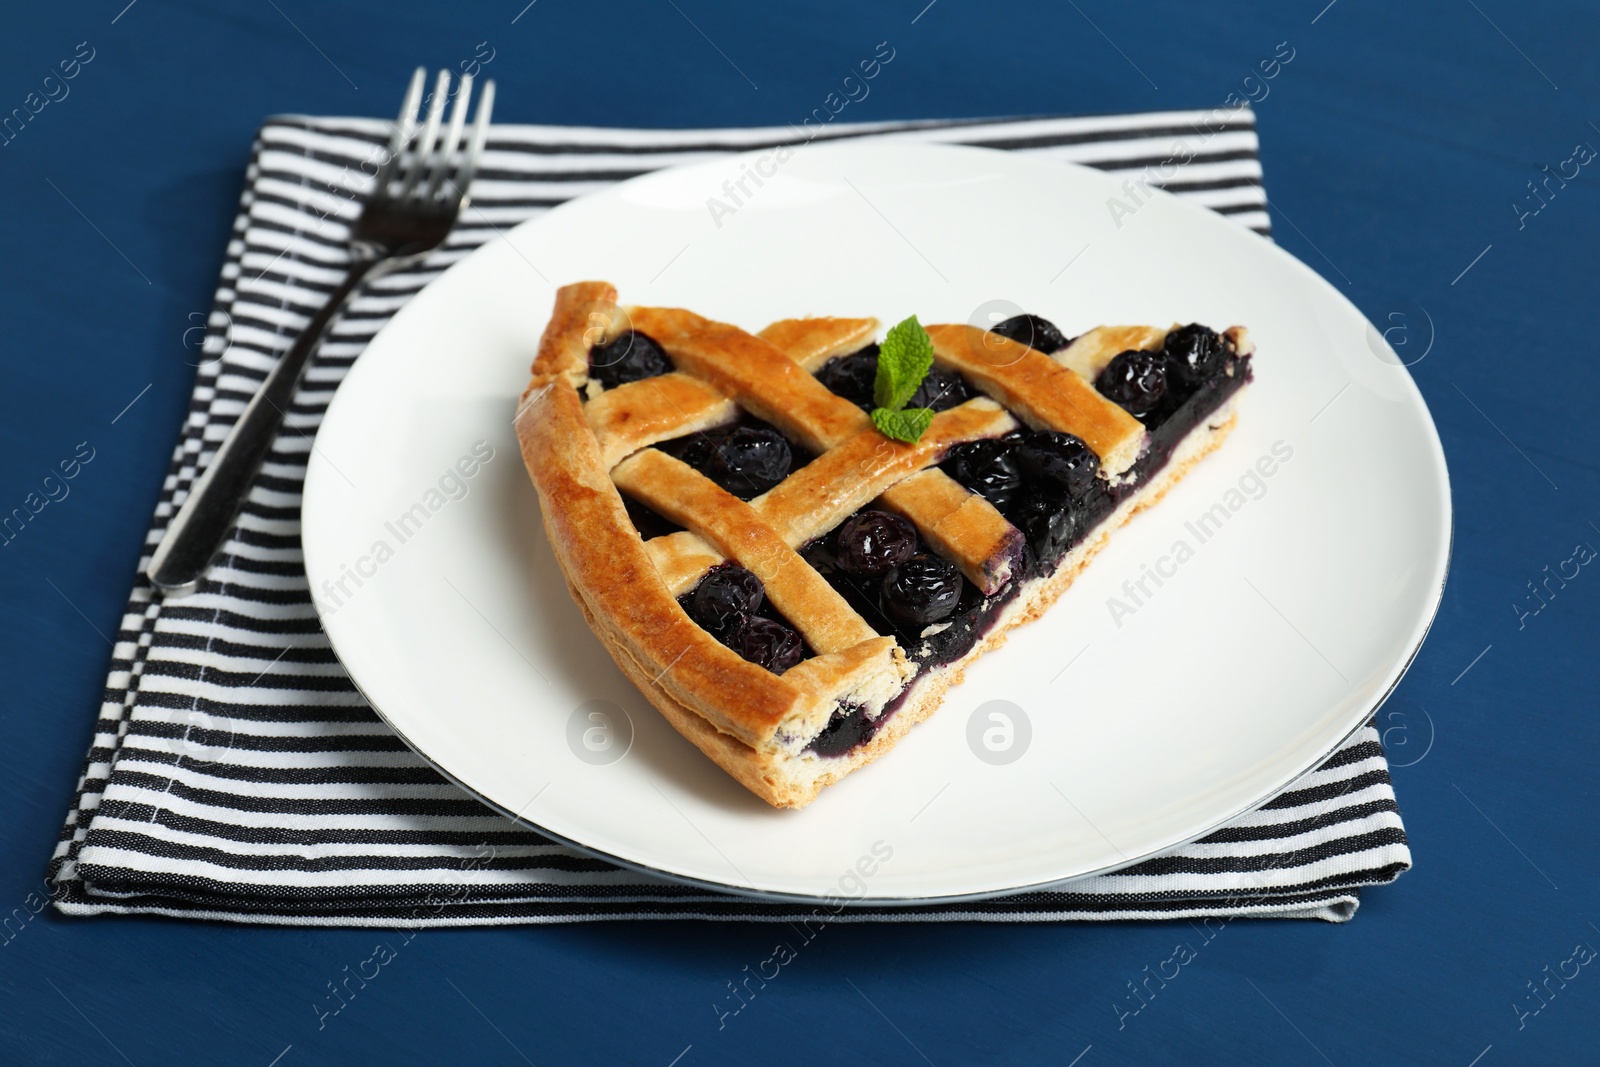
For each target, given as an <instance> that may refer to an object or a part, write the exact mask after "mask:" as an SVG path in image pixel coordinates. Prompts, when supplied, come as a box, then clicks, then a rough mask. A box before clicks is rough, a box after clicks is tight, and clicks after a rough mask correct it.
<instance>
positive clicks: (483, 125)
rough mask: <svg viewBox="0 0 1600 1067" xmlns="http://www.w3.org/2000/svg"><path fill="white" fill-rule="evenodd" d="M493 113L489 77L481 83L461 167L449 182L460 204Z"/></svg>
mask: <svg viewBox="0 0 1600 1067" xmlns="http://www.w3.org/2000/svg"><path fill="white" fill-rule="evenodd" d="M493 113H494V80H493V79H492V78H491V79H490V80H489V81H486V82H484V83H483V95H482V96H480V97H478V114H477V117H476V118H475V119H474V120H473V126H472V143H471V144H469V145H468V146H467V151H466V154H465V155H464V156H463V157H462V159H461V169H460V170H459V171H457V173H456V176H455V179H454V180H453V181H452V182H451V184H452V185H454V186H455V187H456V195H457V196H459V197H460V198H461V201H462V206H465V204H466V199H467V188H468V187H469V186H471V185H472V175H473V174H474V173H476V171H477V169H478V157H479V156H481V155H482V154H483V145H484V142H485V141H487V140H488V139H489V116H490V115H492V114H493Z"/></svg>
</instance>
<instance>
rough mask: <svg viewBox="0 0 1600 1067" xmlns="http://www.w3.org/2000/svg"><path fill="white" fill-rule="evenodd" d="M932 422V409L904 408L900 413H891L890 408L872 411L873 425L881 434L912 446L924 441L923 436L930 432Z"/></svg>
mask: <svg viewBox="0 0 1600 1067" xmlns="http://www.w3.org/2000/svg"><path fill="white" fill-rule="evenodd" d="M932 421H933V409H932V408H902V409H901V410H899V411H890V410H889V409H888V408H873V409H872V425H874V426H876V427H877V428H878V432H879V433H881V434H883V436H885V437H892V438H894V439H895V440H896V441H904V442H906V444H910V445H914V444H916V443H917V442H918V441H920V440H921V439H922V435H923V434H925V433H927V432H928V424H929V423H931V422H932Z"/></svg>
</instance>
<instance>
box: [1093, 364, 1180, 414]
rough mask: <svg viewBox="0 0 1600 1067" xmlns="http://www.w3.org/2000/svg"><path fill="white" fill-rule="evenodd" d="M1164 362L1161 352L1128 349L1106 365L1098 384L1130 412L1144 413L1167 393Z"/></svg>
mask: <svg viewBox="0 0 1600 1067" xmlns="http://www.w3.org/2000/svg"><path fill="white" fill-rule="evenodd" d="M1164 363H1165V360H1164V359H1163V358H1162V355H1161V353H1160V352H1141V351H1138V350H1134V351H1130V352H1124V353H1122V354H1121V355H1120V356H1117V357H1116V358H1115V359H1113V360H1112V361H1111V362H1110V363H1107V364H1106V369H1105V370H1103V371H1101V372H1100V377H1099V378H1096V379H1095V383H1094V387H1095V388H1096V389H1098V390H1100V393H1101V395H1102V396H1104V397H1105V398H1106V399H1108V400H1110V401H1112V402H1113V403H1116V404H1120V405H1122V408H1123V410H1125V411H1127V413H1128V414H1130V415H1143V414H1144V413H1145V412H1147V411H1149V410H1151V409H1152V408H1154V407H1155V406H1156V405H1157V404H1159V403H1161V398H1162V397H1163V396H1166V394H1167V374H1166V368H1165V367H1164V365H1163V364H1164Z"/></svg>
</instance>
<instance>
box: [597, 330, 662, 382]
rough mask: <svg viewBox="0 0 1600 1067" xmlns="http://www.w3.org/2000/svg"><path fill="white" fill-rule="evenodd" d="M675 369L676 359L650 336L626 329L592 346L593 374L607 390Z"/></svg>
mask: <svg viewBox="0 0 1600 1067" xmlns="http://www.w3.org/2000/svg"><path fill="white" fill-rule="evenodd" d="M671 370H672V360H670V359H668V358H667V354H666V352H664V351H662V349H661V346H660V345H658V344H656V343H655V341H653V340H652V339H651V338H650V337H649V336H647V335H645V334H642V333H640V332H638V331H637V330H624V331H622V332H621V333H619V334H617V336H615V337H613V338H612V339H611V340H610V341H608V342H607V343H605V344H603V345H595V346H594V347H593V348H591V349H589V377H590V378H592V379H594V380H595V381H598V382H599V383H600V384H601V385H603V386H605V387H606V388H607V389H615V388H616V387H617V386H619V385H623V384H625V383H627V382H637V381H641V380H642V379H645V378H654V377H656V376H657V375H661V374H666V373H668V372H669V371H671Z"/></svg>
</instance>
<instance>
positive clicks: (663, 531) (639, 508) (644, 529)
mask: <svg viewBox="0 0 1600 1067" xmlns="http://www.w3.org/2000/svg"><path fill="white" fill-rule="evenodd" d="M622 506H623V508H625V509H626V510H627V512H628V518H629V520H631V521H632V522H633V528H634V529H635V530H638V531H639V537H640V539H641V540H645V541H648V540H650V539H651V538H652V537H665V536H666V535H667V534H670V533H677V532H678V531H679V530H681V529H683V527H682V526H679V525H678V524H677V523H675V522H673V521H672V520H671V519H669V518H667V517H666V516H665V515H662V514H660V513H659V512H656V511H653V510H651V509H650V508H647V507H645V506H644V505H643V504H641V503H639V502H638V501H637V500H635V499H633V497H631V496H628V495H627V494H626V493H624V494H622Z"/></svg>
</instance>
